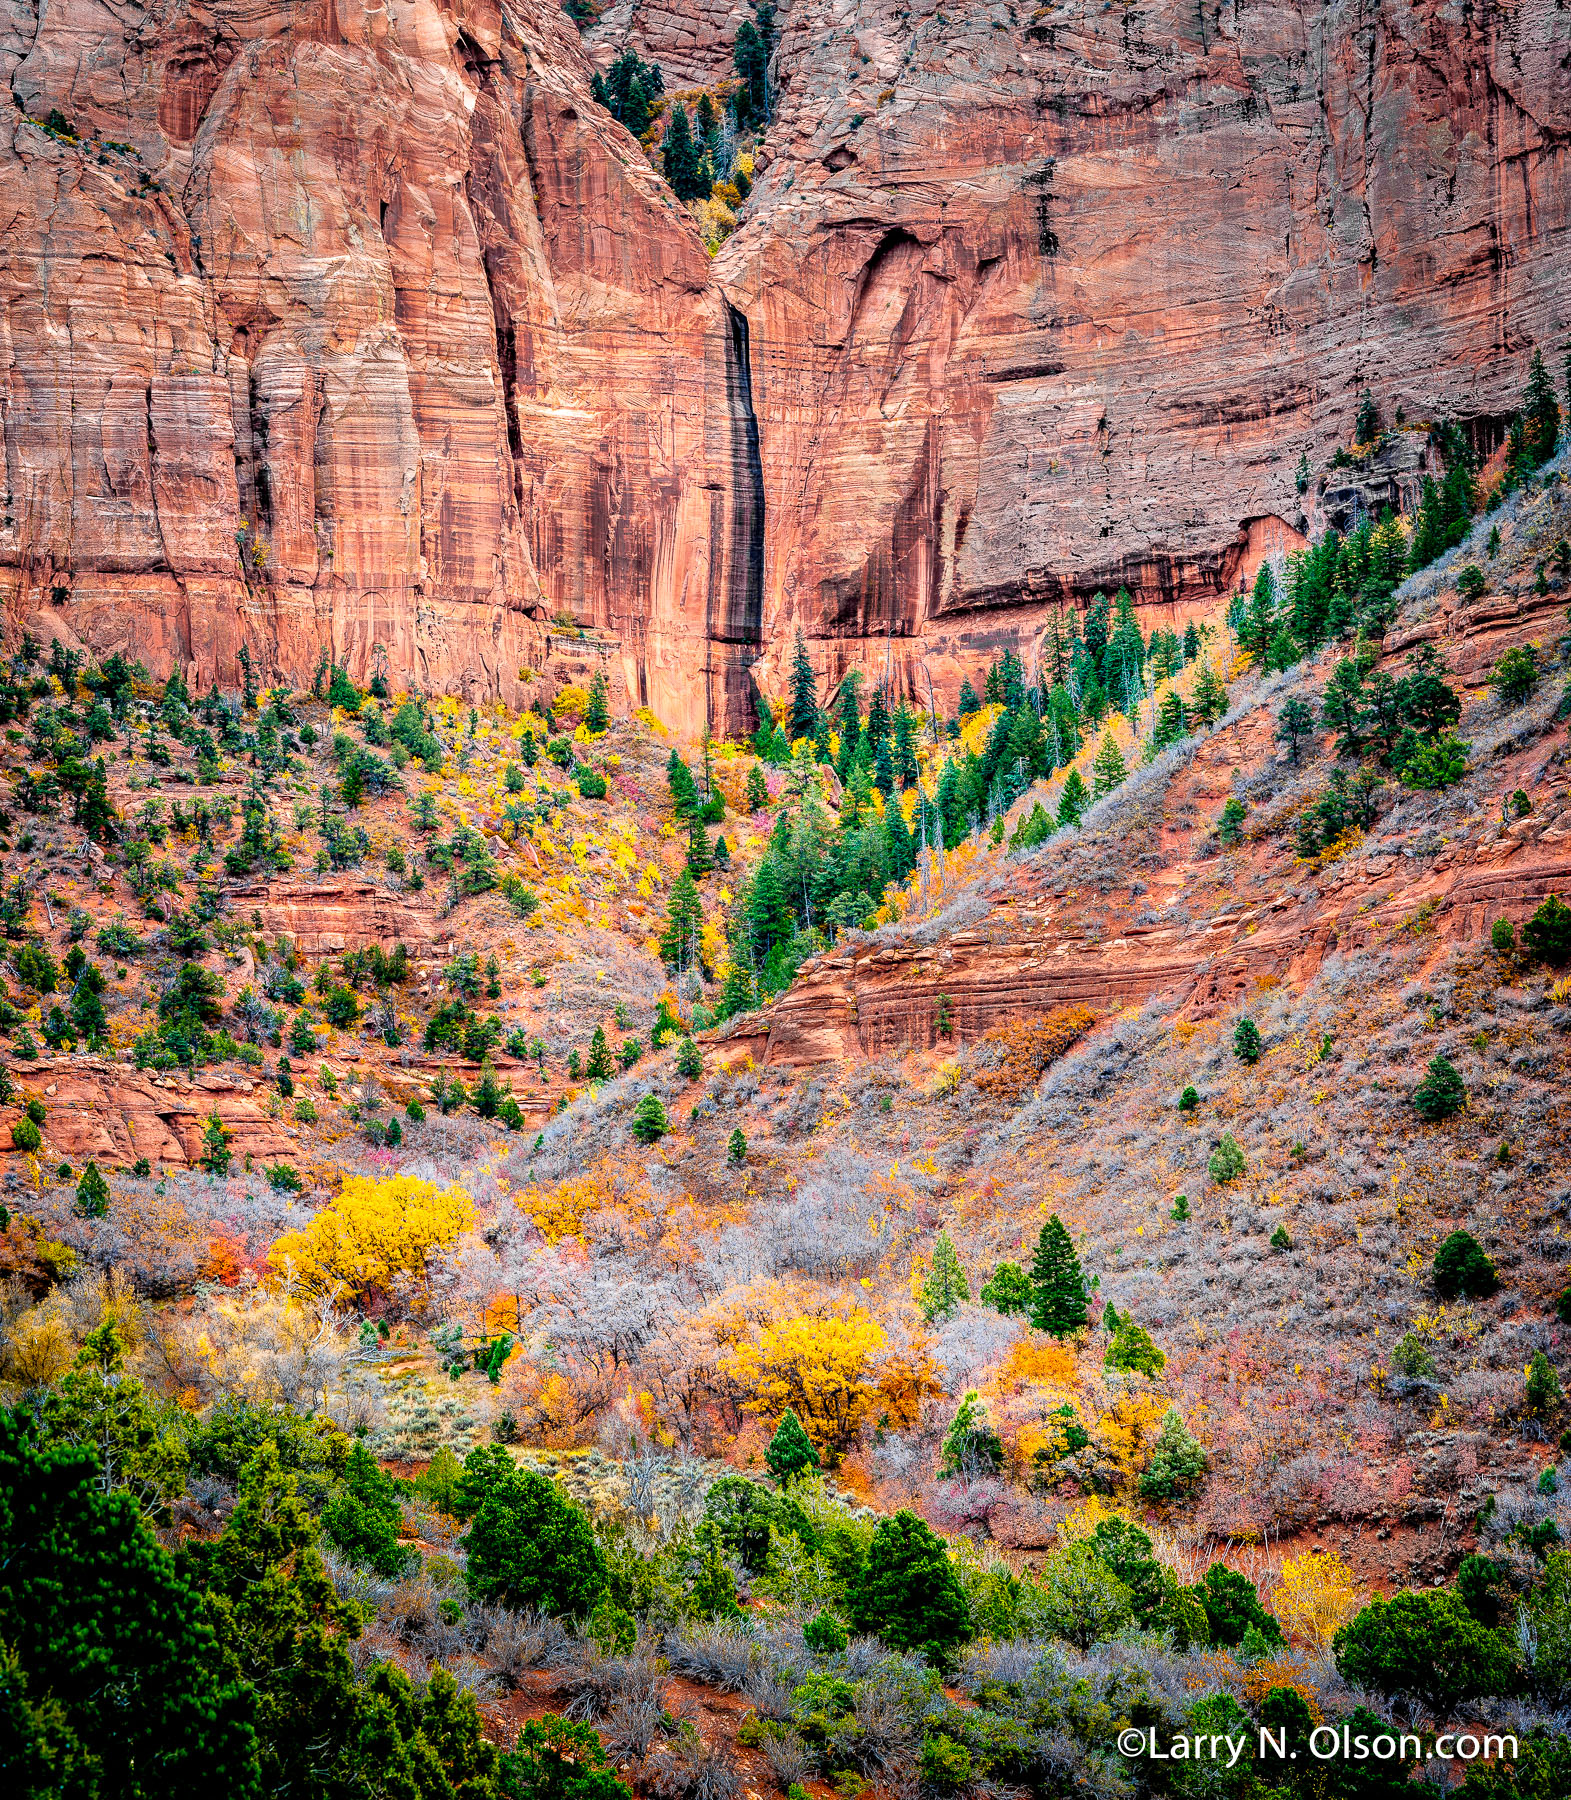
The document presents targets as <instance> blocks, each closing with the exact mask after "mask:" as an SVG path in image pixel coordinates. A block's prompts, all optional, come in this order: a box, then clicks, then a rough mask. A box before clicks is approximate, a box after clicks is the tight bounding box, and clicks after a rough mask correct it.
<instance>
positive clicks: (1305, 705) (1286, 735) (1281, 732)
mask: <svg viewBox="0 0 1571 1800" xmlns="http://www.w3.org/2000/svg"><path fill="white" fill-rule="evenodd" d="M1314 728H1315V715H1314V713H1313V711H1312V710H1311V708H1310V705H1309V702H1308V701H1307V700H1303V699H1300V698H1299V696H1298V695H1297V694H1295V695H1293V697H1292V698H1291V699H1290V700H1289V701H1287V703H1286V704H1285V705H1284V706H1283V708H1282V710H1281V712H1279V713H1278V714H1277V719H1276V739H1277V742H1278V743H1281V744H1286V745H1287V751H1288V755H1289V756H1290V757H1291V758H1292V759H1293V761H1294V762H1295V763H1296V762H1297V761H1298V745H1299V740H1300V739H1301V738H1306V737H1308V736H1309V734H1310V732H1312V731H1313V730H1314Z"/></svg>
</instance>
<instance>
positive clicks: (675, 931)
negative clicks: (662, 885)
mask: <svg viewBox="0 0 1571 1800" xmlns="http://www.w3.org/2000/svg"><path fill="white" fill-rule="evenodd" d="M703 924H704V908H703V903H702V901H700V899H699V897H698V889H697V888H696V887H695V886H694V885H693V878H692V876H691V875H689V874H688V872H687V870H686V869H684V870H683V871H682V873H681V874H680V875H678V876H677V878H676V880H675V881H674V882H673V883H672V884H671V897H670V899H669V900H668V901H667V903H666V925H665V930H664V932H663V933H662V934H661V937H660V960H661V961H662V962H663V963H664V964H665V966H666V967H667V968H668V969H672V970H675V971H681V970H683V969H687V968H690V967H691V966H692V964H693V963H694V962H695V961H696V960H697V956H698V936H699V933H700V931H702V929H703Z"/></svg>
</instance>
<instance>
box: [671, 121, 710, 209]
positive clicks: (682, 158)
mask: <svg viewBox="0 0 1571 1800" xmlns="http://www.w3.org/2000/svg"><path fill="white" fill-rule="evenodd" d="M660 148H661V162H662V164H663V166H664V169H665V178H666V180H667V181H668V182H669V183H670V184H671V192H672V193H673V194H675V195H676V197H677V199H678V200H683V201H687V200H701V199H703V197H704V195H705V194H706V193H707V192H708V189H707V188H706V186H705V185H704V179H703V169H702V166H701V159H700V157H699V152H698V146H697V145H696V144H695V143H694V142H693V129H692V121H691V120H690V119H689V118H688V116H687V108H686V107H685V106H683V104H682V103H681V101H680V100H678V101H675V102H673V103H672V106H671V111H670V116H669V117H668V118H667V120H666V128H665V136H664V137H663V138H662V139H661V143H660Z"/></svg>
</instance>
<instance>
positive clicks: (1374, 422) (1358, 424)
mask: <svg viewBox="0 0 1571 1800" xmlns="http://www.w3.org/2000/svg"><path fill="white" fill-rule="evenodd" d="M1379 435H1380V409H1379V408H1378V407H1377V406H1376V405H1375V397H1374V395H1373V394H1372V393H1371V392H1370V391H1369V389H1368V388H1365V389H1364V391H1363V393H1362V395H1360V397H1359V401H1358V417H1357V418H1356V419H1355V420H1354V422H1353V442H1354V443H1355V444H1372V443H1373V442H1374V441H1375V439H1376V438H1377V437H1379Z"/></svg>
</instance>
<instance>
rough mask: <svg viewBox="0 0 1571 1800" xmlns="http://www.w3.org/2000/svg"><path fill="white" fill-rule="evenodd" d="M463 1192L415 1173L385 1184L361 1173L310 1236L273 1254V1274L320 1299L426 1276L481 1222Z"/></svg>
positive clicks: (285, 1240)
mask: <svg viewBox="0 0 1571 1800" xmlns="http://www.w3.org/2000/svg"><path fill="white" fill-rule="evenodd" d="M474 1218H475V1209H474V1204H473V1202H472V1201H471V1200H470V1198H469V1196H468V1194H466V1193H465V1192H464V1190H463V1189H462V1188H461V1187H449V1188H439V1187H437V1185H436V1183H435V1182H432V1181H418V1180H416V1179H415V1177H414V1176H412V1175H393V1176H389V1177H388V1178H387V1179H386V1180H385V1181H374V1180H372V1179H370V1178H369V1177H367V1176H363V1175H353V1176H350V1178H349V1179H348V1180H347V1181H345V1183H344V1185H343V1187H342V1188H341V1189H340V1191H339V1195H338V1198H337V1199H336V1200H335V1201H334V1202H333V1204H332V1205H331V1206H329V1207H327V1208H326V1209H325V1210H324V1211H322V1212H319V1213H318V1214H317V1215H316V1217H315V1218H314V1219H313V1220H312V1221H311V1223H310V1224H309V1225H307V1226H306V1227H305V1228H304V1230H302V1231H286V1232H285V1233H284V1235H283V1236H282V1237H281V1238H279V1239H278V1240H277V1242H276V1243H275V1244H274V1245H273V1247H272V1248H271V1249H270V1250H269V1251H268V1253H267V1260H268V1262H269V1263H270V1264H271V1266H272V1267H273V1269H274V1270H275V1271H276V1272H277V1273H278V1274H279V1275H280V1276H283V1277H286V1278H288V1279H291V1280H293V1281H294V1282H296V1283H297V1284H298V1285H299V1286H301V1287H303V1288H304V1289H306V1290H307V1291H308V1292H312V1293H332V1292H335V1291H338V1292H342V1291H345V1290H347V1291H349V1292H352V1293H362V1292H364V1291H365V1290H366V1289H368V1288H385V1287H387V1286H388V1285H389V1284H390V1283H391V1281H392V1279H393V1277H394V1276H396V1275H408V1276H411V1277H413V1278H414V1279H415V1280H421V1279H423V1277H424V1275H425V1265H426V1258H427V1257H428V1256H429V1255H430V1253H431V1252H432V1251H433V1250H443V1249H446V1248H447V1246H448V1245H449V1244H452V1243H453V1242H455V1241H456V1239H457V1238H458V1237H459V1235H460V1234H461V1233H463V1232H465V1231H468V1230H469V1228H470V1227H471V1226H472V1225H473V1224H474Z"/></svg>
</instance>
